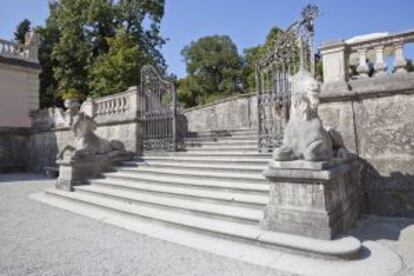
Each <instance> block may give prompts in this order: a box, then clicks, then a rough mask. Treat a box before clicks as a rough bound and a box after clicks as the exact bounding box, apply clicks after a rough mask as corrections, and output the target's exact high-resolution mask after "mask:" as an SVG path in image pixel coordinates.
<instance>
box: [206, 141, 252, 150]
mask: <svg viewBox="0 0 414 276" xmlns="http://www.w3.org/2000/svg"><path fill="white" fill-rule="evenodd" d="M201 145H202V146H213V145H217V146H227V145H231V146H254V147H256V148H257V139H256V140H246V141H244V140H241V141H231V140H224V141H222V140H218V141H206V142H202V143H201Z"/></svg>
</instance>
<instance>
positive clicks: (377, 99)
mask: <svg viewBox="0 0 414 276" xmlns="http://www.w3.org/2000/svg"><path fill="white" fill-rule="evenodd" d="M350 85H351V86H352V88H353V90H352V91H349V92H348V93H342V94H335V91H323V92H324V93H323V95H322V98H321V104H320V106H319V110H318V113H319V114H320V116H321V118H322V119H323V120H324V121H326V122H327V124H328V125H331V126H334V127H335V128H337V129H338V130H340V131H341V133H342V134H343V138H344V141H345V145H346V146H347V147H348V148H350V149H353V150H354V151H355V152H356V153H357V154H358V155H359V156H360V157H361V158H362V159H363V160H364V162H363V163H364V169H363V173H362V188H363V190H364V192H365V196H364V198H365V202H364V203H365V204H364V209H363V210H364V212H367V213H373V214H378V215H391V216H414V204H413V202H414V201H413V199H414V176H413V172H414V143H413V141H414V109H413V106H414V92H413V91H414V75H413V74H407V76H404V77H396V76H393V77H388V78H383V77H379V78H370V79H364V80H355V81H352V82H350ZM331 92H332V93H331ZM329 94H331V95H330V96H328V95H329Z"/></svg>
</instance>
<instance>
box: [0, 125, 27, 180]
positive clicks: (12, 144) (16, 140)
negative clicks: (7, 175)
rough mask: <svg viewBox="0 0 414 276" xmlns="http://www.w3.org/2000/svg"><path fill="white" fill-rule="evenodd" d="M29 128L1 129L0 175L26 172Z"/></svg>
mask: <svg viewBox="0 0 414 276" xmlns="http://www.w3.org/2000/svg"><path fill="white" fill-rule="evenodd" d="M29 135H30V130H29V129H27V128H8V127H7V128H6V127H2V128H0V173H4V172H19V171H25V170H26V152H27V141H28V139H29Z"/></svg>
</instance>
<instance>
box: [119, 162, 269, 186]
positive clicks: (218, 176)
mask: <svg viewBox="0 0 414 276" xmlns="http://www.w3.org/2000/svg"><path fill="white" fill-rule="evenodd" d="M116 169H117V170H118V172H128V173H136V174H147V175H149V174H150V175H154V174H156V175H168V176H171V177H177V176H178V177H188V178H191V179H201V178H202V179H211V180H223V181H242V182H250V183H251V182H253V183H266V178H265V177H264V176H263V175H262V174H259V173H243V174H241V173H237V172H236V173H234V172H220V171H214V170H211V171H207V170H195V169H194V170H191V171H190V170H186V169H185V168H184V169H182V168H156V167H155V168H154V167H150V166H142V167H138V168H133V167H117V168H116Z"/></svg>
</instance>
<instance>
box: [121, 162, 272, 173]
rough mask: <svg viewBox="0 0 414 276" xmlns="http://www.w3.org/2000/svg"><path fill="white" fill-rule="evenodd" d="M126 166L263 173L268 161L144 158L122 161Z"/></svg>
mask: <svg viewBox="0 0 414 276" xmlns="http://www.w3.org/2000/svg"><path fill="white" fill-rule="evenodd" d="M122 164H123V165H124V166H129V167H142V166H149V167H155V168H182V169H186V170H206V171H230V172H237V173H241V174H243V173H257V174H261V173H262V172H263V170H264V169H265V168H266V165H265V164H266V163H263V164H262V165H249V164H247V165H246V164H232V163H230V164H228V163H222V164H218V165H217V164H212V163H210V162H197V161H182V162H175V161H174V160H164V161H163V160H161V161H156V160H155V161H152V160H143V161H126V162H123V163H122Z"/></svg>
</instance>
